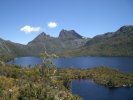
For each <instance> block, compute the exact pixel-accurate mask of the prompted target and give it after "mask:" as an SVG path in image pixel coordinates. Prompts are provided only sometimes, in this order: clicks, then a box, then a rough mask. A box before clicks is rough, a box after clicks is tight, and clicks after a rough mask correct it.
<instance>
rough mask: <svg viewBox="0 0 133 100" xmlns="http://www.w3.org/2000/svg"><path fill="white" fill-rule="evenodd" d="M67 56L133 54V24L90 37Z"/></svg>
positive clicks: (66, 54)
mask: <svg viewBox="0 0 133 100" xmlns="http://www.w3.org/2000/svg"><path fill="white" fill-rule="evenodd" d="M64 55H65V56H133V26H132V25H131V26H123V27H121V28H120V29H119V30H117V31H116V32H108V33H105V34H102V35H97V36H95V37H94V38H92V39H90V40H89V41H88V42H87V43H86V44H85V45H84V46H83V47H82V48H78V49H76V50H73V51H70V52H67V53H64Z"/></svg>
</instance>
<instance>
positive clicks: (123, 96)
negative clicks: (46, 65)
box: [8, 57, 133, 100]
mask: <svg viewBox="0 0 133 100" xmlns="http://www.w3.org/2000/svg"><path fill="white" fill-rule="evenodd" d="M53 62H54V63H55V65H56V66H57V67H66V68H92V67H97V66H108V67H111V68H115V69H119V70H121V71H123V72H133V57H76V58H58V59H54V60H53ZM8 63H10V64H17V65H21V66H29V65H31V66H35V65H36V64H41V63H42V60H41V59H40V58H37V57H19V58H15V59H14V60H13V61H10V62H8ZM71 89H72V93H73V94H77V95H79V96H81V97H82V98H83V100H133V88H131V87H130V88H129V87H128V88H125V87H122V88H108V87H105V86H101V85H98V84H95V83H94V82H93V81H92V80H73V81H72V84H71Z"/></svg>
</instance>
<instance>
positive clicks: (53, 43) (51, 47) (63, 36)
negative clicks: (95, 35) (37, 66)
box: [27, 29, 88, 55]
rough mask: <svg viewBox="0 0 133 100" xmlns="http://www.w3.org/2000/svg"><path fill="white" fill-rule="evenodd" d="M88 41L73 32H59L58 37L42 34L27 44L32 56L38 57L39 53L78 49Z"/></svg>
mask: <svg viewBox="0 0 133 100" xmlns="http://www.w3.org/2000/svg"><path fill="white" fill-rule="evenodd" d="M87 40H88V39H85V38H82V36H80V35H79V34H78V33H77V32H75V31H74V30H64V29H63V30H61V32H60V33H59V37H51V36H49V35H47V34H46V33H44V32H42V33H41V34H39V35H38V36H37V37H36V38H35V39H33V40H32V41H31V42H29V43H28V44H27V46H28V47H29V48H31V51H32V54H34V55H38V54H39V53H41V52H44V51H47V52H49V53H59V52H65V51H68V50H73V49H76V48H79V47H81V46H83V45H85V44H86V42H87Z"/></svg>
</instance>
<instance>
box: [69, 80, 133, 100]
mask: <svg viewBox="0 0 133 100" xmlns="http://www.w3.org/2000/svg"><path fill="white" fill-rule="evenodd" d="M71 89H72V93H73V94H78V95H79V96H81V97H82V98H83V100H133V88H131V87H121V88H108V87H105V86H101V85H98V84H96V83H94V82H93V81H92V80H73V81H72V85H71Z"/></svg>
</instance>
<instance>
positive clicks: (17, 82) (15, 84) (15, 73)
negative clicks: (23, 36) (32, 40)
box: [0, 53, 81, 100]
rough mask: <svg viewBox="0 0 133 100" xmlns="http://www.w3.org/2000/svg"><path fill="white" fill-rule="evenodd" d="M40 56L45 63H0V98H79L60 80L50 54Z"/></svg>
mask: <svg viewBox="0 0 133 100" xmlns="http://www.w3.org/2000/svg"><path fill="white" fill-rule="evenodd" d="M41 56H42V58H43V59H45V63H44V64H42V65H39V66H35V67H34V68H21V67H19V66H16V65H6V64H3V63H1V64H0V100H81V98H80V97H78V96H73V95H72V93H71V91H70V90H68V89H67V88H66V87H65V86H64V84H63V81H60V79H59V78H58V77H59V76H57V72H56V68H55V66H53V64H52V63H51V61H50V58H51V56H50V55H48V54H47V53H44V54H41ZM53 56H54V55H52V57H53Z"/></svg>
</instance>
